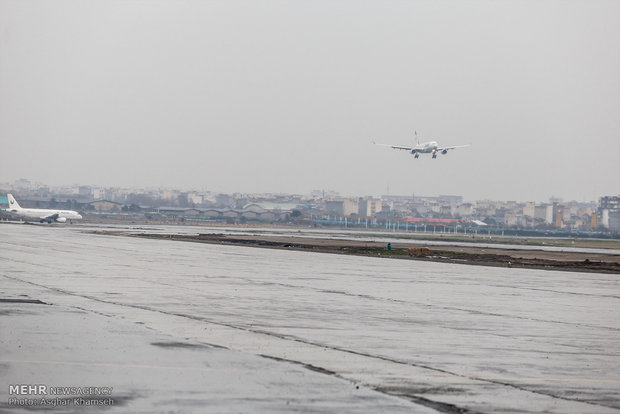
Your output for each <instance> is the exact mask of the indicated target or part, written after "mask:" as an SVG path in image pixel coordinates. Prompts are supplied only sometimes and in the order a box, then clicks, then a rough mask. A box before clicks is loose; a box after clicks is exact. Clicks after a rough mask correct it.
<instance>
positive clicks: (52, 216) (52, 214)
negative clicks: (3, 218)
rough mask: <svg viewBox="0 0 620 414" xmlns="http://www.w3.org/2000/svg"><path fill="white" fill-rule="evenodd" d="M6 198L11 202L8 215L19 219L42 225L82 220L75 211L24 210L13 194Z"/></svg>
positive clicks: (7, 210)
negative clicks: (36, 221) (38, 222)
mask: <svg viewBox="0 0 620 414" xmlns="http://www.w3.org/2000/svg"><path fill="white" fill-rule="evenodd" d="M6 197H7V198H8V200H9V208H8V209H6V212H7V213H11V214H13V215H15V216H17V217H22V218H24V219H31V220H38V221H40V222H41V223H43V222H46V221H47V222H48V223H50V224H51V223H52V221H55V222H58V223H66V222H67V220H69V222H71V221H72V220H81V219H82V216H81V215H80V214H79V213H78V212H77V211H73V210H52V209H46V208H22V207H20V206H19V204H18V203H17V200H15V198H14V197H13V195H11V194H7V195H6Z"/></svg>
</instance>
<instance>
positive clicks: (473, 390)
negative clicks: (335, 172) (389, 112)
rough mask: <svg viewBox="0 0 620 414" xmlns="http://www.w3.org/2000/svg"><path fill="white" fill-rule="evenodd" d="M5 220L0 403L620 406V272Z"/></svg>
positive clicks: (413, 408) (239, 407)
mask: <svg viewBox="0 0 620 414" xmlns="http://www.w3.org/2000/svg"><path fill="white" fill-rule="evenodd" d="M0 231H1V234H2V240H1V241H0V263H2V266H1V270H0V382H1V383H0V411H2V412H31V411H35V410H40V409H41V407H40V406H26V405H23V404H22V405H20V403H24V404H25V402H24V400H33V399H35V398H38V399H41V398H43V399H49V400H51V399H53V398H57V397H61V398H59V400H58V401H60V402H58V401H56V402H57V404H58V406H57V407H56V408H55V412H90V411H92V412H99V411H103V410H105V412H145V413H146V412H162V413H163V412H166V413H168V412H218V413H219V412H231V413H232V412H235V413H236V412H248V413H250V412H414V413H418V412H419V413H429V412H430V413H432V412H443V413H460V412H478V413H497V412H549V413H586V412H590V413H606V412H610V413H611V412H615V413H617V412H620V374H619V373H620V318H619V317H618V309H620V306H619V305H620V283H619V281H618V275H613V274H597V273H575V272H558V271H554V272H547V271H543V270H525V269H508V268H490V267H478V266H466V265H455V264H444V263H432V262H417V261H394V260H382V259H376V258H369V257H350V256H339V255H329V254H320V253H308V252H297V251H283V250H272V249H256V248H245V247H236V246H220V245H212V244H196V243H175V242H170V241H167V240H146V239H136V238H125V237H113V236H102V235H94V234H87V233H83V232H80V231H78V230H77V229H76V228H71V227H68V226H66V227H54V226H51V227H45V226H22V225H2V226H0ZM16 384H27V385H30V384H39V385H45V386H46V387H48V390H49V389H51V387H84V386H89V387H99V388H105V389H111V391H110V393H109V394H104V395H96V396H95V395H93V394H88V395H84V394H82V395H81V399H77V400H76V399H75V397H76V395H75V394H71V395H61V396H59V395H56V394H54V395H52V394H50V393H49V392H48V394H45V395H32V394H30V395H21V394H20V395H16V392H15V391H16V388H15V387H13V388H12V387H11V386H15V385H16ZM78 397H79V396H78ZM11 399H13V400H11ZM106 399H112V402H111V404H108V405H107V406H103V405H102V404H103V403H105V402H109V401H107V400H106ZM20 400H21V401H20ZM11 402H12V403H11ZM80 404H81V405H80ZM97 404H100V405H97ZM46 409H49V407H47V408H46Z"/></svg>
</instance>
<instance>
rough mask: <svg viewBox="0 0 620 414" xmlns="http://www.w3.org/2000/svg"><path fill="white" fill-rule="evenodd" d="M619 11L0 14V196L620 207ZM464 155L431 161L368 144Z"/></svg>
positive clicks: (377, 6)
mask: <svg viewBox="0 0 620 414" xmlns="http://www.w3.org/2000/svg"><path fill="white" fill-rule="evenodd" d="M619 16H620V2H616V1H571V2H560V1H542V2H522V1H502V2H488V1H484V2H481V1H472V2H433V1H418V2H400V1H387V2H386V1H381V2H379V1H375V2H372V1H367V2H357V1H339V2H328V1H313V2H273V1H263V2H229V1H226V2H224V1H222V2H201V1H174V2H172V1H153V2H145V1H131V2H120V1H93V2H79V1H54V2H47V1H29V2H21V1H2V2H0V135H1V137H2V146H3V150H2V154H3V159H2V163H1V164H0V181H12V180H16V179H19V178H22V177H23V178H27V179H30V180H33V181H42V182H45V183H47V184H51V185H60V184H69V183H81V184H91V185H103V186H126V187H145V186H168V187H175V188H181V189H206V190H211V191H222V192H228V193H232V192H289V193H307V192H310V191H312V190H316V189H325V190H335V191H338V192H340V193H343V194H359V195H366V194H367V195H379V194H385V193H386V191H388V187H389V192H390V193H391V194H412V193H416V194H426V195H434V194H460V195H463V196H464V197H465V198H467V199H483V198H490V199H504V200H508V199H510V200H547V199H548V198H549V196H552V195H553V196H557V197H563V198H565V199H575V200H579V201H585V200H595V199H597V198H598V197H600V196H602V195H606V194H618V193H620V163H619V162H618V161H619V156H620V139H619V138H620V54H619V53H618V51H619V50H620V24H619ZM414 131H417V132H418V134H419V136H420V139H421V140H422V141H426V140H436V141H438V142H439V144H440V145H461V144H471V147H468V148H459V149H456V150H454V151H450V152H449V153H448V154H447V155H440V156H439V157H438V159H431V157H430V156H429V155H422V156H421V157H420V158H419V159H417V160H415V159H414V158H413V157H412V156H411V155H410V154H408V153H407V152H405V151H394V150H392V149H390V148H387V147H378V146H374V145H372V140H376V141H377V142H378V143H386V144H399V145H411V144H412V143H413V134H414Z"/></svg>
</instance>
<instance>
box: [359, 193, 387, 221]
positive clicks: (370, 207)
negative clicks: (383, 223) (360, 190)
mask: <svg viewBox="0 0 620 414" xmlns="http://www.w3.org/2000/svg"><path fill="white" fill-rule="evenodd" d="M382 206H383V205H382V201H381V199H379V198H373V197H363V198H360V199H359V200H358V211H357V214H358V215H359V216H360V217H373V216H375V215H376V214H377V213H380V212H381V208H382Z"/></svg>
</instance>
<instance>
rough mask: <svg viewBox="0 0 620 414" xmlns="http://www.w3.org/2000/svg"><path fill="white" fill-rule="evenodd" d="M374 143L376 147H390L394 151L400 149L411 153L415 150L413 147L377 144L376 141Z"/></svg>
mask: <svg viewBox="0 0 620 414" xmlns="http://www.w3.org/2000/svg"><path fill="white" fill-rule="evenodd" d="M372 143H373V144H375V145H379V146H381V147H390V148H392V149H399V150H405V151H411V150H412V149H413V147H405V146H402V145H390V144H377V143H376V142H375V141H373V142H372Z"/></svg>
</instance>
